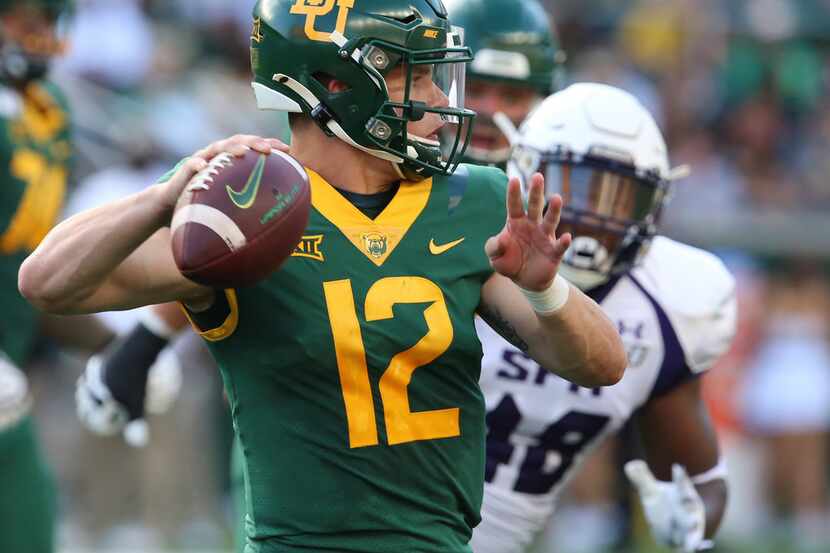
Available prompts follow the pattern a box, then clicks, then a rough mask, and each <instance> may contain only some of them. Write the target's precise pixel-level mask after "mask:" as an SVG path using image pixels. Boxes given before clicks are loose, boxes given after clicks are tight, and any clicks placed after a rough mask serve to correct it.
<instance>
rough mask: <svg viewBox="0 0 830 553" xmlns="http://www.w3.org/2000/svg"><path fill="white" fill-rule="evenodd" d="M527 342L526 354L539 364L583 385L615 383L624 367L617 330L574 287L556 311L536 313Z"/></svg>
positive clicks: (624, 362)
mask: <svg viewBox="0 0 830 553" xmlns="http://www.w3.org/2000/svg"><path fill="white" fill-rule="evenodd" d="M526 340H527V344H528V353H529V354H530V356H531V357H533V358H534V359H535V360H536V361H537V362H538V363H539V364H540V365H542V366H543V367H547V368H549V369H550V370H551V371H553V372H555V373H556V374H558V375H559V376H561V377H563V378H565V379H567V380H570V381H571V382H574V383H575V384H579V385H582V386H589V387H595V386H610V385H613V384H616V383H617V382H618V381H619V379H620V378H621V377H622V374H623V371H624V370H625V366H626V364H627V361H626V354H625V350H624V349H623V346H622V343H621V342H620V338H619V334H618V332H617V329H616V328H615V327H614V325H613V324H612V323H611V321H610V320H609V319H608V317H607V316H606V315H605V314H604V313H603V312H602V310H601V309H600V307H599V306H598V305H597V304H596V303H595V302H594V301H593V300H591V299H590V298H589V297H587V296H586V295H585V294H583V293H582V292H580V291H579V290H578V289H577V288H576V287H574V286H571V290H570V296H569V298H568V301H567V303H566V304H565V305H564V306H563V307H562V308H561V309H560V310H559V311H557V312H555V313H553V314H550V315H542V314H538V313H536V324H535V325H534V327H533V329H532V331H531V332H529V333H527V336H526Z"/></svg>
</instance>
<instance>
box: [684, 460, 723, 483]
mask: <svg viewBox="0 0 830 553" xmlns="http://www.w3.org/2000/svg"><path fill="white" fill-rule="evenodd" d="M728 476H729V471H728V470H727V469H726V459H724V458H723V457H721V458H720V459H718V464H717V465H715V466H714V467H712V468H710V469H709V470H707V471H706V472H702V473H700V474H697V475H695V476H692V477H691V480H692V484H694V485H695V486H700V485H701V484H708V483H709V482H713V481H715V480H726V478H727V477H728Z"/></svg>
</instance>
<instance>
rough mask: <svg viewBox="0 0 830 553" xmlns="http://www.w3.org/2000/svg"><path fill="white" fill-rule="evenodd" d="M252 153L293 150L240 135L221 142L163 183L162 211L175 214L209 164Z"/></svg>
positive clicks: (272, 140) (160, 189)
mask: <svg viewBox="0 0 830 553" xmlns="http://www.w3.org/2000/svg"><path fill="white" fill-rule="evenodd" d="M249 150H256V151H257V152H260V153H263V154H269V153H271V151H272V150H280V151H282V152H288V150H289V148H288V146H287V145H286V144H284V143H283V142H282V141H280V140H277V139H276V138H262V137H259V136H253V135H245V134H239V135H235V136H232V137H230V138H226V139H224V140H219V141H217V142H214V143H213V144H211V145H209V146H207V147H205V148H203V149H201V150H199V151H198V152H196V153H195V154H193V155H192V156H191V157H189V158H188V159H186V160H185V161H184V162H182V163H181V164H180V165H179V167H178V169H177V170H176V172H175V173H173V176H172V177H171V178H170V179H169V180H167V181H164V182H163V183H159V184H158V185H157V186H158V193H159V202H160V203H161V205H162V207H163V208H164V209H165V210H166V211H168V212H170V213H172V212H173V209H174V208H175V207H176V202H178V200H179V196H181V194H182V192H183V191H184V189H185V187H186V186H187V184H188V183H189V182H190V179H192V178H193V176H194V175H196V173H198V172H199V171H201V170H203V169H205V168H206V167H207V166H208V163H209V162H210V161H211V160H212V159H213V158H215V157H216V156H218V155H219V154H221V153H223V152H227V153H229V154H232V155H234V156H236V157H242V156H244V155H245V153H246V152H247V151H249Z"/></svg>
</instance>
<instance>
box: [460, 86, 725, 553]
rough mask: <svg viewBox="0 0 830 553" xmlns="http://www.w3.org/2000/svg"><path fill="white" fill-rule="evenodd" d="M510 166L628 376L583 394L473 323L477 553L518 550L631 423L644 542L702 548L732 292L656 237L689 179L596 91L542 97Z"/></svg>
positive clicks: (714, 489) (720, 476)
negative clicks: (477, 368) (542, 209)
mask: <svg viewBox="0 0 830 553" xmlns="http://www.w3.org/2000/svg"><path fill="white" fill-rule="evenodd" d="M509 169H510V171H511V172H513V173H514V175H518V176H520V177H521V178H522V179H523V181H524V182H529V176H530V175H531V174H532V173H533V172H535V171H540V172H542V173H543V174H545V176H546V183H547V187H548V189H547V192H548V194H551V195H552V194H554V193H559V194H562V195H563V197H564V198H565V201H566V205H567V206H568V207H567V208H566V211H565V212H564V213H563V221H562V225H563V227H565V228H567V229H568V230H569V231H571V232H573V233H574V245H573V246H572V249H571V252H570V253H569V255H568V257H566V260H565V262H564V265H563V267H562V269H561V270H562V273H563V274H564V275H566V276H567V277H569V278H570V280H571V281H572V282H574V283H575V284H577V285H579V286H580V287H582V288H583V289H585V290H587V291H588V292H589V294H590V295H591V296H592V297H593V298H594V299H595V300H596V301H597V302H598V303H600V305H601V306H602V307H603V310H604V311H605V312H606V314H607V315H608V316H609V317H610V318H611V319H612V320H613V321H615V322H616V323H617V325H618V327H619V331H620V334H621V336H622V338H623V341H624V343H625V344H626V346H627V349H628V356H629V368H628V370H627V371H626V373H625V375H624V376H623V379H622V381H620V382H619V383H618V384H616V385H615V386H611V387H607V388H599V389H593V390H589V389H584V388H580V387H578V386H575V385H573V384H571V383H569V382H567V381H565V380H563V379H561V378H558V377H556V376H554V375H553V374H551V373H550V372H549V371H548V370H546V369H545V368H542V367H540V366H539V365H538V364H537V363H535V362H534V361H532V360H531V359H530V358H529V357H528V356H527V355H526V354H525V353H524V352H523V351H522V349H523V344H521V343H516V344H515V345H511V344H510V343H508V342H506V341H505V340H504V339H503V338H501V336H499V335H498V334H496V333H495V332H494V331H493V330H491V329H490V327H489V326H488V325H487V324H484V323H483V322H480V324H478V331H479V337H480V338H481V341H482V345H483V347H484V359H483V363H482V374H481V387H482V390H483V391H484V395H485V399H486V403H487V411H488V415H487V425H488V436H487V464H486V474H485V481H486V482H485V494H484V504H483V507H482V518H483V520H482V523H481V524H480V525H479V527H478V528H476V530H475V533H474V535H473V540H472V542H471V543H472V546H473V550H474V551H475V552H476V553H522V552H525V551H526V550H527V549H528V547H529V546H530V544H531V543H533V541H534V540H535V539H536V537H537V535H538V534H539V532H540V531H541V530H542V529H543V528H544V527H545V526H546V525H547V523H548V520H549V519H550V517H551V516H552V515H553V513H554V510H555V508H556V503H557V499H558V496H559V494H560V493H561V491H562V489H563V488H564V486H565V484H566V483H567V481H568V479H569V478H570V477H571V476H572V475H573V474H574V473H575V472H576V470H577V469H578V467H579V465H580V462H581V461H582V460H584V459H585V458H586V457H587V455H588V453H589V452H590V451H591V450H592V449H593V448H595V447H597V446H598V445H599V444H600V443H602V441H603V440H604V439H605V438H606V437H608V436H610V435H612V434H613V433H615V432H617V431H618V430H619V429H620V428H621V427H622V426H623V425H624V424H625V423H626V421H628V420H629V419H631V418H632V417H633V418H635V419H636V422H637V423H638V425H639V429H640V433H641V437H642V441H643V445H644V447H645V453H646V456H647V461H648V464H646V463H644V462H642V461H634V462H632V463H630V464H629V465H627V466H626V473H627V474H628V475H629V477H630V478H631V479H632V481H633V483H634V484H635V485H636V487H637V488H638V491H639V492H640V495H641V499H642V501H643V504H644V508H645V513H646V517H647V519H648V522H649V525H650V526H651V529H652V533H653V534H654V536H655V538H656V539H657V540H658V541H659V542H661V543H663V544H666V545H669V546H672V547H673V548H674V549H675V550H676V551H684V552H691V551H700V550H704V549H708V548H710V547H711V545H712V541H711V540H712V538H713V536H714V534H715V532H716V531H717V528H718V525H719V523H720V519H721V517H722V515H723V512H724V509H725V505H726V491H727V490H726V482H725V469H724V467H723V465H722V463H721V462H720V460H719V452H718V444H717V439H716V436H715V432H714V430H713V428H712V425H711V423H710V420H709V415H708V412H707V410H706V407H705V406H704V404H703V402H702V399H701V390H700V381H699V378H698V377H699V376H700V375H701V374H702V373H704V372H705V371H707V370H708V369H709V368H710V367H711V366H712V364H713V363H714V362H715V360H717V359H718V357H719V356H720V355H721V354H723V353H724V352H725V351H726V350H727V349H728V347H729V345H730V343H731V340H732V337H733V334H734V331H735V323H736V303H735V293H734V292H735V290H734V288H735V283H734V280H733V278H732V276H731V275H730V274H729V272H728V271H727V270H726V268H725V267H724V266H723V264H722V263H721V262H720V261H719V260H718V259H717V258H716V257H715V256H713V255H711V254H709V253H707V252H704V251H702V250H699V249H697V248H693V247H691V246H687V245H684V244H680V243H678V242H674V241H672V240H669V239H668V238H663V237H655V233H656V226H655V223H656V221H657V220H658V218H659V215H660V211H661V208H662V206H663V205H664V203H665V200H666V198H667V197H668V194H669V191H670V184H671V181H673V180H674V179H676V178H678V177H679V176H682V175H683V173H684V172H685V171H684V170H683V169H679V170H671V169H670V166H669V162H668V156H667V153H666V147H665V143H664V141H663V137H662V135H661V133H660V131H659V129H658V128H657V125H656V123H655V122H654V120H653V118H652V117H651V115H650V114H649V113H648V112H647V111H646V110H645V108H643V107H642V106H641V105H640V103H639V102H637V100H636V99H634V98H633V97H632V96H630V95H629V94H627V93H625V92H623V91H621V90H619V89H615V88H612V87H608V86H604V85H597V84H578V85H574V86H572V87H570V88H568V89H566V90H565V91H563V92H560V93H557V94H554V95H553V96H551V97H550V98H548V99H547V100H545V102H544V103H543V104H542V105H541V106H540V107H539V108H538V109H537V110H536V111H535V112H534V113H533V114H531V116H530V117H529V119H528V120H527V121H526V122H525V123H524V125H523V126H522V129H521V133H520V135H519V138H518V142H517V144H515V149H514V154H513V157H512V159H511V162H510V165H509ZM491 322H492V321H491ZM651 471H654V474H656V477H657V478H659V479H660V480H657V479H656V478H655V477H654V476H652V472H651Z"/></svg>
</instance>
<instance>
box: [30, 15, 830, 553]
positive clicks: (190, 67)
mask: <svg viewBox="0 0 830 553" xmlns="http://www.w3.org/2000/svg"><path fill="white" fill-rule="evenodd" d="M517 1H521V0H517ZM546 3H547V5H548V7H549V9H550V11H551V14H552V15H553V16H554V18H555V20H556V23H557V26H558V29H559V37H560V40H561V43H562V46H563V48H564V49H565V50H566V52H567V54H568V60H567V63H566V64H565V67H566V69H565V71H564V75H563V79H564V82H569V81H584V80H590V81H597V82H605V83H610V84H615V85H617V86H621V87H623V88H625V89H627V90H629V91H631V92H632V93H634V94H635V95H636V96H638V97H639V98H640V99H641V100H642V101H643V102H644V103H645V105H646V106H647V107H649V108H650V109H651V110H652V112H654V113H656V114H658V119H659V121H660V123H661V126H662V127H663V130H664V134H665V135H666V136H667V137H668V140H669V142H670V150H671V152H672V160H673V163H674V164H684V163H685V164H688V165H690V166H691V169H692V173H691V176H690V177H689V178H687V179H685V180H683V181H681V182H680V183H678V185H677V188H676V193H675V197H674V200H673V202H672V203H671V205H670V206H669V208H668V210H667V212H666V213H665V215H664V225H663V228H664V230H665V232H666V233H667V234H669V235H670V236H673V237H676V238H679V239H681V240H686V241H689V242H691V243H693V244H695V245H699V246H703V247H706V248H708V249H711V250H713V251H715V252H716V253H718V254H720V255H722V256H723V257H724V259H725V260H726V261H727V263H728V264H729V265H730V267H731V268H732V269H733V270H734V271H735V273H736V274H737V275H738V278H739V285H740V289H739V294H740V298H741V305H742V313H741V324H740V331H739V336H738V339H737V340H736V345H735V348H734V350H733V351H732V352H731V353H730V354H729V355H728V356H727V358H726V359H724V360H723V362H722V363H721V365H720V367H718V368H717V369H715V370H714V371H713V373H712V374H711V375H710V376H708V377H707V379H708V380H707V382H706V385H707V390H708V396H709V399H710V401H711V403H712V406H713V409H714V410H715V413H716V415H717V418H718V422H719V425H720V431H721V433H722V442H723V445H724V448H725V451H726V457H727V460H728V461H729V468H730V476H731V484H732V492H733V493H732V498H731V504H730V510H729V515H728V516H727V522H726V525H725V528H724V530H723V532H722V542H723V543H724V544H725V545H727V546H728V545H729V544H747V547H749V548H750V549H748V550H749V551H753V552H756V551H764V550H765V549H763V548H762V546H760V545H753V544H757V543H762V544H766V547H768V548H769V551H775V552H776V553H778V552H782V553H783V552H789V551H802V550H803V551H816V552H818V551H830V528H829V527H830V524H828V522H830V509H829V508H828V495H830V491H828V476H829V475H830V463H829V462H828V458H830V443H828V431H830V269H829V267H830V216H828V210H830V182H828V177H829V176H830V101H829V100H828V97H830V96H829V95H828V91H830V0H546ZM252 4H253V0H234V1H229V0H147V1H143V2H142V1H140V0H77V1H76V9H75V12H74V15H73V17H72V18H71V19H70V20H69V21H68V22H67V31H66V32H67V38H68V40H69V45H70V48H69V50H68V53H67V55H66V56H65V57H64V58H63V59H61V60H60V61H59V62H58V63H57V64H56V67H55V73H54V78H55V80H57V81H58V82H59V83H60V84H61V85H62V86H63V87H64V88H65V90H66V91H67V93H68V95H69V97H70V102H71V105H72V108H73V114H74V124H75V133H76V138H77V141H78V142H77V144H78V148H79V152H78V164H77V165H78V167H77V173H76V175H75V179H74V180H73V182H74V190H73V195H72V197H71V200H70V205H69V208H68V209H69V211H70V212H72V211H77V210H79V209H83V208H86V207H90V206H92V205H95V204H97V203H101V202H103V201H107V200H109V199H112V198H114V197H118V196H121V195H124V194H128V193H130V192H133V191H135V190H137V189H139V188H141V187H144V186H147V185H148V184H150V183H152V182H154V180H155V179H156V178H157V177H158V176H159V175H161V174H163V173H164V172H165V171H166V170H167V169H168V168H169V167H171V166H172V165H173V164H175V163H176V161H178V160H179V159H181V158H182V157H184V156H187V155H188V154H190V153H191V152H193V151H194V150H196V149H198V148H200V147H202V146H203V145H205V144H207V143H209V142H211V141H213V140H215V139H217V138H220V137H224V136H228V135H231V134H236V133H239V132H244V133H254V134H262V135H266V136H277V137H284V136H285V133H286V126H285V121H284V119H283V118H282V117H281V116H279V115H276V114H268V113H258V112H257V111H256V109H255V106H254V99H253V94H252V93H251V90H250V85H249V65H248V63H249V62H248V53H247V46H248V37H249V34H250V15H249V14H250V8H251V5H252ZM132 317H133V315H132V314H129V313H128V314H118V315H113V316H112V317H111V318H110V320H111V322H112V324H114V325H116V326H119V327H121V328H126V327H128V325H129V321H131V320H132ZM184 339H185V340H190V339H195V338H192V337H190V338H184ZM81 362H82V360H78V359H74V358H72V357H71V356H66V355H64V354H56V353H54V352H52V351H51V350H49V348H48V347H45V348H44V355H43V356H42V357H41V361H40V363H39V368H38V369H37V370H36V371H35V373H34V375H35V376H34V380H35V392H36V394H37V396H38V397H37V399H38V401H37V403H36V404H37V405H38V416H39V418H40V419H41V428H42V432H43V434H44V437H45V439H46V442H47V449H48V452H49V454H50V457H51V460H52V463H53V465H54V467H55V469H56V471H57V473H58V477H59V479H60V483H61V485H62V503H61V507H62V513H63V521H64V522H63V524H62V541H63V543H64V544H66V545H67V547H70V548H72V547H80V548H86V549H88V550H94V551H98V550H105V549H106V548H107V547H114V546H119V547H125V546H129V545H134V546H135V547H136V548H138V549H141V550H146V551H149V550H150V549H151V548H153V547H157V548H163V547H166V546H169V547H189V548H212V549H215V550H221V549H222V548H223V547H226V546H227V544H228V543H229V541H228V540H229V534H228V532H229V530H228V528H229V523H228V518H229V516H230V515H229V507H227V500H226V499H225V497H226V492H227V482H226V481H227V476H226V475H227V472H228V471H227V469H226V464H227V460H226V457H227V451H228V445H227V444H228V439H229V438H228V436H229V434H230V428H229V426H230V422H229V419H228V417H227V416H226V414H225V412H224V405H223V402H222V393H221V387H220V384H219V382H218V376H217V375H216V374H215V373H214V371H213V370H212V369H211V368H210V367H211V365H210V363H209V362H208V361H207V360H206V359H205V358H192V356H191V358H190V359H187V360H185V361H184V364H185V375H184V376H185V386H184V393H183V398H182V401H181V402H180V404H179V405H178V406H177V407H176V408H175V409H174V411H173V413H172V414H171V415H168V416H166V418H164V419H159V420H155V421H153V443H152V444H151V447H150V448H148V449H146V450H144V451H140V452H135V451H130V450H128V449H127V447H126V446H124V445H122V444H121V443H120V442H117V441H115V440H112V441H107V440H104V439H100V438H94V437H91V436H88V435H86V434H85V433H84V432H83V431H82V429H81V428H80V426H79V424H78V423H77V422H76V421H75V418H74V414H73V406H72V397H71V396H72V389H73V381H74V378H75V377H76V375H77V374H78V372H79V370H80V369H79V367H80V363H81ZM56 365H61V368H60V370H55V368H56ZM606 454H607V455H610V456H612V457H613V452H612V453H606ZM598 464H601V463H598ZM598 470H601V469H598ZM612 472H613V471H612ZM589 478H590V475H589ZM596 481H605V479H599V478H595V479H594V482H596ZM594 487H596V486H594ZM575 488H576V489H577V490H579V489H580V486H579V484H578V483H577V485H576V486H575ZM607 488H608V489H607V490H605V493H602V492H596V491H594V492H592V493H585V494H580V493H578V492H577V493H575V494H574V496H575V497H574V499H573V507H574V508H573V510H572V512H573V513H583V515H584V516H583V517H582V519H575V520H580V521H581V522H580V523H584V524H589V522H587V521H588V520H589V519H590V515H591V513H594V514H596V513H598V512H600V511H601V510H603V509H607V508H608V504H616V503H618V502H619V497H618V495H619V494H616V492H615V491H613V490H616V487H615V486H613V485H611V484H609V486H608V487H607ZM608 490H612V491H610V492H609V491H608ZM580 495H582V497H580ZM623 503H624V502H623ZM563 516H564V515H563ZM594 518H596V519H598V520H600V519H601V520H603V521H605V520H608V517H604V518H601V517H594ZM635 518H636V517H635ZM633 526H634V528H635V529H636V527H637V524H636V521H635V523H634V524H633ZM606 528H607V533H608V534H609V537H608V539H607V540H606V541H609V542H610V541H613V539H615V538H614V536H611V534H612V533H613V532H615V531H616V530H615V529H614V528H610V527H607V525H606ZM598 531H599V532H602V529H600V530H598ZM580 534H586V532H580ZM566 540H567V537H563V543H567V542H566ZM579 547H584V549H581V550H580V549H579ZM591 547H592V546H591V545H590V544H588V545H585V544H582V545H580V544H578V543H576V544H573V545H568V546H563V548H562V551H563V552H567V553H578V552H579V551H586V552H587V551H595V550H594V549H591ZM811 548H812V549H811ZM727 550H729V549H727ZM637 551H638V550H637ZM545 553H547V552H545Z"/></svg>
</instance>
